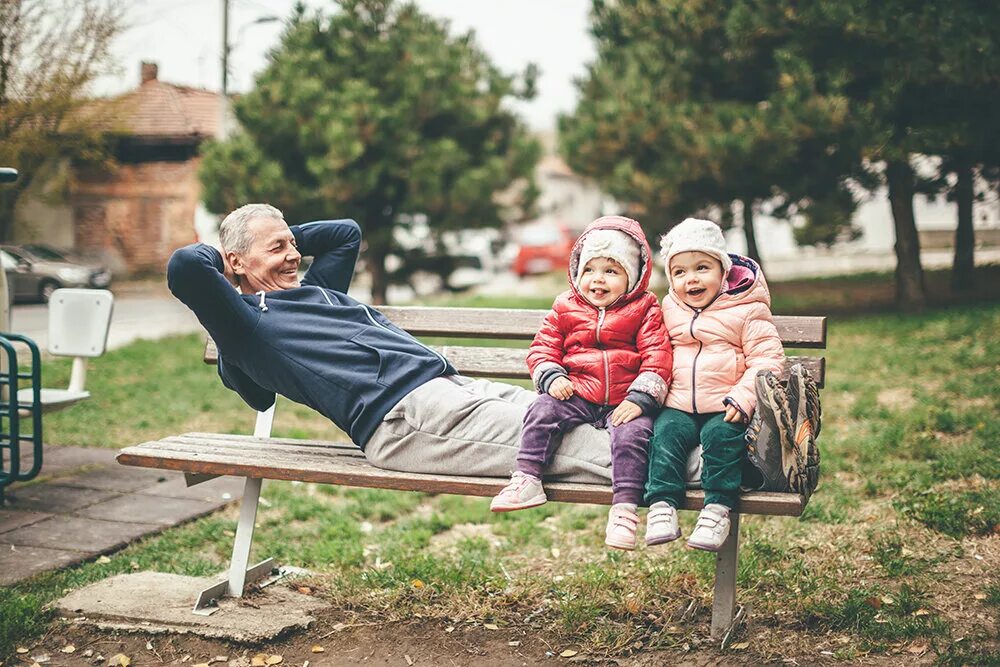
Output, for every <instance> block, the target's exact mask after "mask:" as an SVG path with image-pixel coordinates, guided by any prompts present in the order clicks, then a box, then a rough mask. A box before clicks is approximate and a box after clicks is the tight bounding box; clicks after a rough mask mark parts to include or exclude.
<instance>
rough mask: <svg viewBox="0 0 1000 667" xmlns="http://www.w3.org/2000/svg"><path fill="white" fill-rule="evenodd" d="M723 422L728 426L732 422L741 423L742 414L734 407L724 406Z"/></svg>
mask: <svg viewBox="0 0 1000 667" xmlns="http://www.w3.org/2000/svg"><path fill="white" fill-rule="evenodd" d="M722 419H723V421H727V422H729V423H730V424H732V423H734V422H741V421H743V413H742V412H740V411H739V410H738V409H737V408H736V406H735V405H727V406H726V416H725V417H723V418H722Z"/></svg>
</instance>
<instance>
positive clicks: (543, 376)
mask: <svg viewBox="0 0 1000 667" xmlns="http://www.w3.org/2000/svg"><path fill="white" fill-rule="evenodd" d="M651 259H652V255H651V252H650V250H649V243H647V241H646V237H645V235H644V234H643V233H642V228H641V227H639V223H637V222H636V221H635V220H631V219H629V218H624V217H620V216H605V217H603V218H599V219H597V220H595V221H594V222H592V223H591V224H590V226H588V227H587V229H586V231H584V233H583V235H581V236H580V238H579V239H578V240H577V242H576V244H575V245H574V246H573V251H572V253H571V255H570V261H569V277H570V289H569V290H568V291H566V292H564V293H563V294H560V295H559V296H558V297H557V298H556V301H555V303H554V304H553V306H552V310H551V311H550V312H549V314H548V315H547V316H546V317H545V321H544V322H543V324H542V327H541V329H540V330H539V332H538V334H537V335H536V336H535V339H534V340H533V341H532V343H531V349H530V350H529V352H528V367H529V369H530V370H531V377H532V380H533V381H534V383H535V387H536V388H537V389H538V391H539V392H540V393H541V394H542V395H541V396H539V397H538V399H537V400H536V401H535V402H534V403H532V404H531V405H530V406H529V407H528V412H527V414H526V415H525V418H524V430H523V431H522V433H521V447H520V450H519V451H518V454H517V470H516V471H515V472H514V474H513V476H512V477H511V481H510V484H508V485H507V486H506V487H505V488H504V489H503V490H502V491H501V492H500V493H499V494H498V495H497V496H496V497H495V498H494V499H493V502H492V503H491V504H490V509H491V510H493V511H494V512H509V511H512V510H519V509H525V508H528V507H535V506H537V505H541V504H542V503H544V502H545V501H546V497H545V491H544V490H543V488H542V472H543V471H544V469H545V467H546V466H547V465H548V464H549V463H550V462H551V461H552V458H553V456H558V453H557V449H558V447H559V443H560V441H561V439H562V436H563V434H564V433H566V432H567V431H569V430H570V429H572V428H574V427H576V426H580V425H581V424H594V425H595V426H600V427H604V428H607V429H608V430H609V431H610V432H611V477H612V490H613V496H612V507H611V512H610V515H609V517H608V526H607V537H606V540H605V543H606V544H607V545H608V546H611V547H614V548H617V549H625V550H632V549H634V548H635V544H636V530H637V528H638V525H639V515H638V514H637V512H636V508H637V506H638V504H639V503H640V502H641V501H642V496H643V489H644V485H645V482H646V473H647V452H646V450H647V446H648V443H649V438H650V435H651V434H652V426H653V417H655V416H656V414H657V413H658V412H659V410H660V408H661V406H662V405H663V400H664V398H665V397H666V394H667V388H668V385H669V382H670V377H671V356H672V355H671V347H670V340H669V339H668V338H667V335H666V328H665V327H664V324H663V311H662V310H661V309H660V307H659V302H658V300H657V298H656V295H654V294H653V293H652V292H649V291H647V289H646V288H647V286H648V285H649V276H650V273H651V270H652V261H651Z"/></svg>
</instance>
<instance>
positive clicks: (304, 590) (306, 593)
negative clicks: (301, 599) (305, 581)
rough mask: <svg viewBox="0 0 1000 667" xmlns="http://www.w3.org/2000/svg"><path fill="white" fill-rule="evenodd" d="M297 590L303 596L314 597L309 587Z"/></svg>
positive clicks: (301, 587)
mask: <svg viewBox="0 0 1000 667" xmlns="http://www.w3.org/2000/svg"><path fill="white" fill-rule="evenodd" d="M296 590H297V591H298V592H299V593H302V594H303V595H312V592H313V589H311V588H309V587H308V586H299V587H298V588H297V589H296Z"/></svg>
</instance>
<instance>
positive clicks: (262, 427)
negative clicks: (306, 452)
mask: <svg viewBox="0 0 1000 667" xmlns="http://www.w3.org/2000/svg"><path fill="white" fill-rule="evenodd" d="M273 421H274V406H273V405H272V406H271V407H270V408H269V409H267V410H265V411H264V412H258V413H257V423H256V425H255V426H254V432H253V434H254V437H257V438H267V437H269V436H270V435H271V424H272V422H273ZM263 482H264V480H262V479H257V478H253V477H247V478H246V483H245V484H244V485H243V500H242V501H241V502H240V521H239V523H238V524H237V526H236V539H234V540H233V557H232V559H231V560H230V562H229V575H228V579H227V581H220V582H219V583H217V584H215V585H213V586H210V587H208V588H206V589H205V590H203V591H202V592H201V594H200V595H199V596H198V600H197V601H196V602H195V605H194V613H196V614H200V615H203V616H207V615H209V614H211V613H212V612H214V611H215V607H214V604H215V602H216V601H217V600H218V599H219V598H221V597H223V596H224V595H228V596H230V597H237V598H238V597H243V590H244V589H245V588H246V585H247V584H250V583H254V582H256V581H259V580H260V579H263V578H264V577H266V576H268V575H269V574H271V573H272V571H273V570H274V569H275V563H274V559H273V558H268V559H266V560H263V561H261V562H259V563H257V564H256V565H254V566H253V567H251V568H249V569H247V563H249V562H250V547H251V546H252V545H253V531H254V523H255V522H256V521H257V506H258V503H259V502H260V488H261V485H262V484H263ZM196 483H197V482H196Z"/></svg>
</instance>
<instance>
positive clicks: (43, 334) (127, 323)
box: [11, 284, 202, 352]
mask: <svg viewBox="0 0 1000 667" xmlns="http://www.w3.org/2000/svg"><path fill="white" fill-rule="evenodd" d="M112 291H113V292H114V293H115V306H114V313H113V314H112V317H111V331H110V332H109V334H108V349H115V348H119V347H124V346H125V345H128V344H129V343H131V342H132V341H134V340H136V339H139V338H149V339H156V338H163V337H164V336H172V335H176V334H184V333H190V332H193V331H201V330H202V329H201V325H200V324H199V323H198V320H197V319H196V318H195V316H194V314H193V313H192V312H191V311H190V310H188V309H187V308H186V307H185V306H184V304H182V303H181V302H179V301H178V300H177V299H175V298H173V297H172V296H171V295H170V294H169V293H168V292H167V291H166V289H164V288H161V287H158V286H153V285H143V284H138V285H126V286H125V287H123V288H122V289H113V290H112ZM48 326H49V314H48V306H46V305H44V304H19V305H15V306H14V307H13V308H12V309H11V328H12V329H13V330H14V332H15V333H20V334H24V335H26V336H28V337H29V338H31V339H33V340H34V341H35V342H36V343H38V347H39V349H41V350H42V351H43V352H44V351H45V349H46V346H47V344H48Z"/></svg>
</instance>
